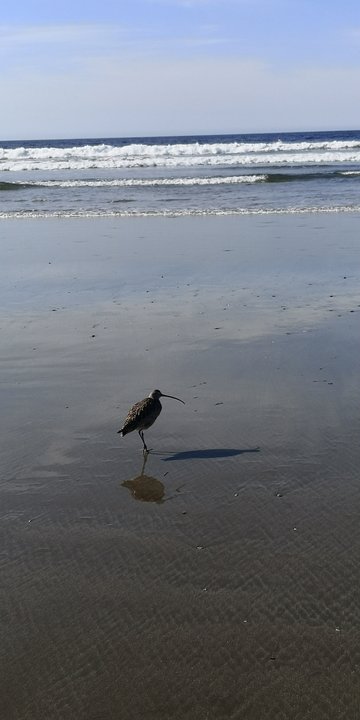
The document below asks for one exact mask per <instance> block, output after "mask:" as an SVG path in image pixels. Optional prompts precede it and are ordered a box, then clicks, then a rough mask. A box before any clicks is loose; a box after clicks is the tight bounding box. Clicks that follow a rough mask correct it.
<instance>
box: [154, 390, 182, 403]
mask: <svg viewBox="0 0 360 720" xmlns="http://www.w3.org/2000/svg"><path fill="white" fill-rule="evenodd" d="M149 397H151V398H153V400H160V398H161V397H168V398H172V399H173V400H178V401H179V402H181V403H183V405H185V403H184V401H183V400H180V398H178V397H175V396H174V395H165V393H162V392H161V390H153V391H152V392H151V393H150V395H149Z"/></svg>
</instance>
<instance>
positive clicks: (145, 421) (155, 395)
mask: <svg viewBox="0 0 360 720" xmlns="http://www.w3.org/2000/svg"><path fill="white" fill-rule="evenodd" d="M161 397H169V398H172V399H173V400H178V401H179V402H181V403H184V401H183V400H180V398H177V397H174V395H165V394H164V393H162V392H161V391H160V390H153V391H152V392H151V393H150V395H149V397H147V398H144V400H140V402H137V403H135V405H133V406H132V408H131V409H130V410H129V412H128V414H127V416H126V418H125V422H124V424H123V426H122V428H121V429H120V430H118V433H120V435H122V437H125V435H128V433H131V432H133V431H134V430H137V432H138V433H139V435H140V437H141V440H142V443H143V446H144V450H145V451H146V452H148V449H147V447H146V443H145V440H144V430H147V429H148V428H149V427H151V425H153V423H154V422H155V420H156V418H157V417H158V416H159V415H160V413H161V410H162V406H161V402H160V400H159V398H161Z"/></svg>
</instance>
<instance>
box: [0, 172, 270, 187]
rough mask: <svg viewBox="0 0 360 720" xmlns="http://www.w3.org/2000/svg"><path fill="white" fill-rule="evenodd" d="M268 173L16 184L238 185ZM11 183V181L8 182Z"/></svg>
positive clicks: (66, 185) (76, 185) (262, 177)
mask: <svg viewBox="0 0 360 720" xmlns="http://www.w3.org/2000/svg"><path fill="white" fill-rule="evenodd" d="M266 179H267V175H229V176H217V177H172V178H148V179H145V178H127V179H126V178H117V179H114V180H106V179H105V180H40V181H36V180H30V181H29V182H28V181H26V182H18V183H13V184H14V185H17V186H19V185H20V186H21V185H24V186H26V187H28V186H29V185H34V186H36V187H49V188H102V187H158V186H170V187H171V186H174V185H175V186H182V185H184V186H187V185H189V186H191V185H238V184H241V183H255V182H264V181H265V180H266ZM8 184H9V185H10V184H11V183H8Z"/></svg>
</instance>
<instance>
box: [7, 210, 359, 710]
mask: <svg viewBox="0 0 360 720" xmlns="http://www.w3.org/2000/svg"><path fill="white" fill-rule="evenodd" d="M358 228H359V217H358V215H356V214H348V215H346V214H343V215H336V214H318V215H315V214H314V215H305V214H304V215H283V216H276V215H269V216H253V217H251V216H250V217H213V218H205V217H204V218H202V217H199V218H191V217H185V218H173V219H170V218H146V219H141V218H129V219H100V220H94V219H92V220H74V219H73V220H71V219H69V220H61V221H58V220H55V219H52V220H24V221H22V220H16V221H2V222H1V226H0V230H1V238H2V239H1V246H0V254H1V263H0V299H1V308H2V310H1V315H0V331H1V340H2V342H1V384H2V391H3V392H2V405H1V422H2V432H1V442H2V447H1V459H0V466H1V484H0V502H1V513H0V516H1V536H2V540H1V585H2V595H1V601H0V619H1V620H0V622H1V636H0V637H1V644H0V646H1V658H2V661H1V667H0V677H1V685H2V690H1V694H0V717H1V718H2V719H3V720H43V719H44V720H58V719H61V720H72V719H74V720H110V719H115V718H116V719H117V720H118V719H121V720H150V719H151V720H172V719H174V720H175V719H176V720H206V719H209V720H222V719H225V718H226V719H227V718H239V719H240V718H241V720H265V719H269V718H271V719H273V718H284V719H286V720H297V719H299V720H300V719H301V720H304V718H309V719H310V720H322V719H324V720H325V719H326V720H329V719H330V720H332V718H344V719H345V718H346V720H358V718H359V715H360V682H359V675H360V602H359V586H360V563H359V556H360V471H359V466H360V445H359V433H360V403H359V400H360V397H359V396H360V392H359V357H360V352H359V350H360V347H359V345H360V342H359V338H360V285H359V279H360V245H359V232H358ZM156 387H159V388H160V390H162V391H163V392H164V393H169V394H172V395H176V396H178V397H180V398H182V399H183V400H184V401H185V403H186V404H185V406H183V405H181V404H180V403H177V402H176V401H174V400H170V399H166V398H165V399H164V401H163V412H162V414H161V415H160V417H159V418H158V420H157V421H156V424H155V425H154V426H153V427H152V428H151V429H150V430H149V431H148V432H147V433H145V438H146V440H147V443H148V446H149V447H151V448H152V449H153V452H152V453H151V454H150V455H149V457H148V458H147V462H146V464H145V466H144V467H143V455H142V449H141V448H142V446H141V441H140V439H139V437H138V435H137V434H136V433H134V434H132V435H129V436H127V437H126V438H124V439H122V438H120V436H119V435H117V434H116V431H117V430H118V429H119V427H121V423H122V420H123V419H124V417H125V415H126V413H127V411H128V409H129V407H130V406H131V405H132V404H133V403H134V402H135V401H137V400H140V399H141V398H142V397H145V396H146V395H147V394H148V393H149V392H150V391H151V390H153V389H154V388H156ZM144 476H145V479H144Z"/></svg>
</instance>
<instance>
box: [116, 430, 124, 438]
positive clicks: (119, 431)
mask: <svg viewBox="0 0 360 720" xmlns="http://www.w3.org/2000/svg"><path fill="white" fill-rule="evenodd" d="M117 432H118V433H120V435H121V437H124V428H121V429H120V430H118V431H117Z"/></svg>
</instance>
